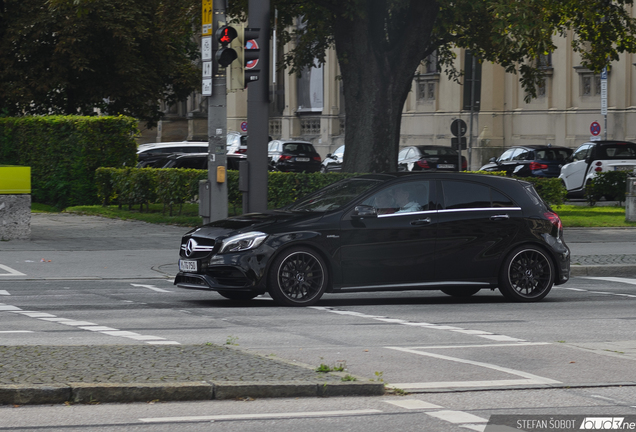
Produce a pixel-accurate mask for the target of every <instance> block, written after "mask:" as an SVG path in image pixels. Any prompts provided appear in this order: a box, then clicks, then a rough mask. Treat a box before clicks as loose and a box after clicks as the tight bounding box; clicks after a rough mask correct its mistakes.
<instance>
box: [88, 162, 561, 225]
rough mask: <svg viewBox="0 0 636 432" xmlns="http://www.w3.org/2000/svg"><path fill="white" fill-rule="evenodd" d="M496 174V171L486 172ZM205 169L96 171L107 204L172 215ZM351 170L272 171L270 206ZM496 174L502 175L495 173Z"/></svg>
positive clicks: (540, 184) (235, 206)
mask: <svg viewBox="0 0 636 432" xmlns="http://www.w3.org/2000/svg"><path fill="white" fill-rule="evenodd" d="M482 174H489V175H493V173H490V172H489V173H485V172H482ZM207 175H208V172H207V171H205V170H192V169H181V168H177V169H175V168H168V169H157V168H125V169H117V168H99V169H97V171H96V173H95V180H96V182H97V185H96V189H97V191H98V195H99V197H100V199H101V201H102V204H103V205H109V204H113V203H116V204H118V205H119V206H120V207H121V206H124V205H127V206H128V207H129V208H132V206H139V209H140V211H143V208H144V206H146V207H147V205H148V204H150V203H163V205H164V213H165V211H166V210H168V211H169V212H170V215H172V213H173V211H174V210H175V209H176V208H177V207H179V208H180V207H181V205H182V204H184V203H186V202H196V201H197V199H198V193H199V181H200V180H204V179H207ZM356 175H358V174H350V173H325V174H323V173H282V172H270V173H268V192H267V206H268V208H279V207H283V206H285V205H287V204H290V203H293V202H294V201H296V200H297V199H298V198H300V197H302V196H304V195H307V194H309V193H311V192H313V191H315V190H317V189H320V188H322V187H325V186H327V185H329V184H331V183H335V182H337V181H338V180H342V179H344V178H349V177H353V176H356ZM494 175H501V174H498V173H494ZM521 180H527V181H530V182H532V183H533V184H534V185H535V188H536V189H537V192H538V193H539V195H541V197H542V198H543V199H544V200H546V201H547V202H548V203H549V204H552V205H560V204H563V200H564V198H565V188H564V187H563V184H562V182H561V181H560V180H559V179H543V178H523V179H521ZM238 183H239V178H238V171H228V175H227V186H228V207H229V208H230V209H231V210H232V213H234V214H240V213H241V209H242V200H243V195H242V193H241V192H240V191H239V189H238Z"/></svg>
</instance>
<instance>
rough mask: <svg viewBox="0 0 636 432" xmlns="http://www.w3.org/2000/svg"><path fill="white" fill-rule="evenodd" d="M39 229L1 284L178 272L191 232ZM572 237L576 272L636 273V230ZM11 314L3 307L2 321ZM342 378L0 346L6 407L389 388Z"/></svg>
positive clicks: (228, 363)
mask: <svg viewBox="0 0 636 432" xmlns="http://www.w3.org/2000/svg"><path fill="white" fill-rule="evenodd" d="M31 230H32V235H31V240H14V241H8V242H2V244H1V245H0V265H2V266H4V267H2V266H0V275H1V276H3V277H2V278H1V279H0V280H3V281H7V280H47V279H135V278H138V279H148V278H163V279H166V278H172V277H174V275H175V274H176V272H177V265H176V262H177V259H178V247H179V244H180V239H181V235H182V234H184V233H185V232H186V231H187V228H183V227H175V226H166V225H152V224H147V223H144V222H137V221H121V220H114V219H106V218H101V217H94V216H80V215H72V214H33V215H32V220H31ZM565 239H566V242H567V243H568V245H569V246H570V248H571V251H572V275H573V276H583V275H588V276H590V275H593V276H632V277H636V229H631V228H628V229H619V228H603V229H579V228H571V229H566V230H565ZM7 268H9V269H10V270H11V271H12V272H14V273H10V272H9V270H7ZM7 272H9V273H7ZM3 306H4V307H3ZM5 313H12V310H11V306H8V305H2V304H1V303H0V322H1V317H2V314H5ZM344 375H345V374H344V373H339V372H329V373H318V372H316V371H315V370H313V369H312V368H311V367H309V366H304V365H300V364H297V363H290V362H287V361H284V360H280V359H276V358H271V357H264V356H260V355H258V354H254V353H251V352H247V351H244V350H241V349H239V348H237V347H232V346H215V345H146V344H139V345H110V346H1V343H0V404H36V403H63V402H66V401H70V402H78V403H91V402H96V401H98V402H132V401H150V400H164V401H167V400H209V399H228V398H262V397H302V396H313V397H315V396H336V395H381V394H384V391H385V389H384V384H383V383H379V382H374V381H372V380H371V379H369V378H368V377H367V378H363V377H357V381H348V380H344V381H343V377H344Z"/></svg>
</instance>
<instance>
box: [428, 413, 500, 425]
mask: <svg viewBox="0 0 636 432" xmlns="http://www.w3.org/2000/svg"><path fill="white" fill-rule="evenodd" d="M426 414H428V415H430V416H431V417H435V418H438V419H440V420H444V421H447V422H449V423H454V424H459V423H487V422H488V420H487V419H485V418H481V417H477V416H476V415H473V414H470V413H467V412H463V411H453V410H442V411H433V412H427V413H426Z"/></svg>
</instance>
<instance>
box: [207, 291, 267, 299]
mask: <svg viewBox="0 0 636 432" xmlns="http://www.w3.org/2000/svg"><path fill="white" fill-rule="evenodd" d="M217 292H218V293H219V295H221V296H223V297H225V298H226V299H230V300H238V301H246V300H252V299H253V298H254V297H256V296H257V295H258V293H255V292H252V291H217Z"/></svg>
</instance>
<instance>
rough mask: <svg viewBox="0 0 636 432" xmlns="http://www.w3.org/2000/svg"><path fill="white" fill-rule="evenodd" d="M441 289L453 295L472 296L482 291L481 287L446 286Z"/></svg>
mask: <svg viewBox="0 0 636 432" xmlns="http://www.w3.org/2000/svg"><path fill="white" fill-rule="evenodd" d="M441 291H442V292H443V293H444V294H447V295H449V296H452V297H470V296H472V295H475V294H477V293H478V292H479V291H481V288H444V289H442V290H441Z"/></svg>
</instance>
